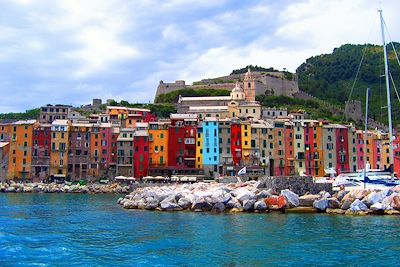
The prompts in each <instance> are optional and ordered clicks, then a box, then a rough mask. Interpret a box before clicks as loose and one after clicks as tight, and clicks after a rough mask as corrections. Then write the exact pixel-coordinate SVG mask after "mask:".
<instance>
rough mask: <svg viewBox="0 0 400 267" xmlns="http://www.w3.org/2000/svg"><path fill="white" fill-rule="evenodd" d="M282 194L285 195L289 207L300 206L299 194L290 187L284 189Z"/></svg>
mask: <svg viewBox="0 0 400 267" xmlns="http://www.w3.org/2000/svg"><path fill="white" fill-rule="evenodd" d="M281 196H284V197H285V200H286V203H287V205H288V207H290V208H293V207H297V206H299V195H297V194H296V193H293V192H292V191H290V190H289V189H284V190H282V191H281Z"/></svg>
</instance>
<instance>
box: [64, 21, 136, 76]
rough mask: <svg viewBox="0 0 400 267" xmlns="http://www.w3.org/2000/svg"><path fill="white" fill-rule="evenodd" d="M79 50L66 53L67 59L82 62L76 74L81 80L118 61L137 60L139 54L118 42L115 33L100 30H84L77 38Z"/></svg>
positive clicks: (130, 47)
mask: <svg viewBox="0 0 400 267" xmlns="http://www.w3.org/2000/svg"><path fill="white" fill-rule="evenodd" d="M75 40H76V42H77V43H78V44H79V45H80V48H79V49H75V50H73V51H68V52H66V53H65V56H66V58H69V59H72V60H78V61H80V62H82V66H81V67H79V68H78V69H77V70H76V72H75V73H74V74H75V76H76V77H78V78H80V77H83V76H86V75H90V74H93V73H97V72H99V71H104V70H106V69H107V68H109V66H110V64H112V63H113V62H114V61H118V60H128V59H132V58H135V57H137V56H138V55H139V53H138V52H137V51H136V50H135V49H134V48H133V47H132V46H128V45H124V44H121V43H119V42H118V38H116V37H115V36H113V33H112V32H111V33H110V32H106V31H104V30H102V29H98V28H88V29H84V30H82V31H81V32H79V33H78V34H77V36H75Z"/></svg>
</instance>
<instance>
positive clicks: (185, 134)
mask: <svg viewBox="0 0 400 267" xmlns="http://www.w3.org/2000/svg"><path fill="white" fill-rule="evenodd" d="M197 123H198V118H197V114H171V125H170V127H169V128H168V167H169V172H170V173H171V174H172V173H173V174H196V173H198V172H199V170H198V169H196V166H195V165H196V164H195V160H196V133H197Z"/></svg>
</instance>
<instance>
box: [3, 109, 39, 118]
mask: <svg viewBox="0 0 400 267" xmlns="http://www.w3.org/2000/svg"><path fill="white" fill-rule="evenodd" d="M39 113H40V108H35V109H30V110H27V111H25V112H17V113H12V112H11V113H2V114H0V119H6V120H30V119H37V118H39Z"/></svg>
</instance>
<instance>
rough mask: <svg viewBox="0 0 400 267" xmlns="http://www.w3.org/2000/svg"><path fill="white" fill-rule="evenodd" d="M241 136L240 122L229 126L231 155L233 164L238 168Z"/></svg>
mask: <svg viewBox="0 0 400 267" xmlns="http://www.w3.org/2000/svg"><path fill="white" fill-rule="evenodd" d="M241 140H242V136H241V127H240V122H232V124H231V153H232V158H233V164H234V165H235V166H240V163H241V160H242V143H241Z"/></svg>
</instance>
